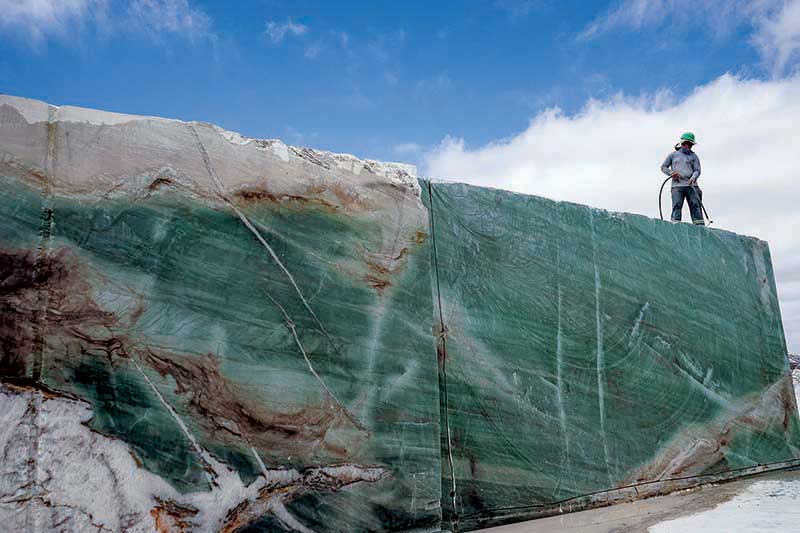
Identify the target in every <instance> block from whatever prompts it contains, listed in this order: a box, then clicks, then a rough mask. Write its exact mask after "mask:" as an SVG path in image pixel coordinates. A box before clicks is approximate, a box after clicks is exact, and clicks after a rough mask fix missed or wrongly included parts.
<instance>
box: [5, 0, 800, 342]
mask: <svg viewBox="0 0 800 533" xmlns="http://www.w3.org/2000/svg"><path fill="white" fill-rule="evenodd" d="M0 92H2V93H8V94H13V95H18V96H27V97H30V98H36V99H41V100H46V101H48V102H50V103H52V104H56V105H62V104H71V105H79V106H85V107H92V108H98V109H104V110H110V111H118V112H124V113H134V114H145V115H157V116H164V117H172V118H180V119H185V120H201V121H207V122H212V123H215V124H219V125H221V126H223V127H225V128H227V129H230V130H234V131H238V132H240V133H242V134H244V135H247V136H251V137H260V138H280V139H282V140H284V141H286V142H288V143H290V144H299V145H306V146H312V147H315V148H321V149H327V150H332V151H339V152H348V153H352V154H355V155H357V156H360V157H369V158H376V159H384V160H395V161H405V162H411V163H415V164H417V165H418V166H419V167H420V169H421V171H422V172H423V173H424V174H425V175H428V176H433V177H437V178H444V179H458V180H461V181H466V182H469V183H475V184H480V185H490V186H496V187H501V188H505V189H509V190H514V191H519V192H525V193H532V194H538V195H542V196H548V197H551V198H556V199H562V200H570V201H575V202H580V203H586V204H590V205H594V206H597V207H602V208H606V209H612V210H617V211H627V212H635V213H641V214H644V215H649V216H657V215H658V207H657V203H656V200H657V199H656V191H657V190H658V185H659V183H660V181H661V176H660V174H659V172H658V166H659V164H660V162H661V161H662V160H663V158H664V157H665V155H666V152H667V151H669V149H670V147H671V146H672V145H673V143H674V142H675V141H676V140H677V137H678V136H679V135H680V134H681V133H682V132H683V131H686V130H693V131H695V132H696V133H697V134H698V139H699V141H700V144H699V145H698V147H697V148H696V151H697V152H698V154H699V156H700V158H701V160H702V162H703V169H704V170H703V176H701V185H702V186H703V190H704V200H705V203H706V207H707V208H708V209H709V211H710V212H711V213H712V216H713V217H714V219H715V225H716V226H717V227H721V228H725V229H730V230H733V231H737V232H739V233H744V234H747V235H753V236H756V237H759V238H762V239H765V240H767V241H768V242H769V243H770V248H771V251H772V257H773V262H774V265H775V275H776V279H777V283H778V293H779V296H780V299H781V308H782V315H783V322H784V325H785V329H786V334H787V340H788V344H789V348H790V350H792V351H794V352H796V353H800V232H797V231H795V230H794V228H796V227H800V210H798V209H797V206H796V204H797V199H798V198H800V180H798V178H797V170H796V169H797V168H800V149H798V146H800V127H798V124H800V0H693V1H686V0H613V1H611V2H591V1H581V0H560V1H558V0H516V1H515V0H472V1H463V2H455V1H440V2H422V1H417V0H406V1H404V2H397V1H392V2H389V1H370V2H367V1H364V2H356V1H337V2H333V1H294V2H288V1H286V2H279V1H276V0H252V1H246V0H242V1H237V2H211V1H207V0H126V1H123V0H0Z"/></svg>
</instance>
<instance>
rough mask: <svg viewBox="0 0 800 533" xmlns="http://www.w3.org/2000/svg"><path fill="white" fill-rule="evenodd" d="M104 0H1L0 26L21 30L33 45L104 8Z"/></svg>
mask: <svg viewBox="0 0 800 533" xmlns="http://www.w3.org/2000/svg"><path fill="white" fill-rule="evenodd" d="M106 8H107V4H106V2H105V0H0V13H2V15H0V30H3V31H5V32H19V33H22V34H24V35H25V36H27V37H29V38H30V39H31V41H32V43H33V44H34V45H36V44H39V43H41V42H42V41H43V40H44V39H45V37H46V36H47V35H51V34H54V35H62V36H63V35H64V34H66V33H67V32H68V31H69V30H71V29H72V28H73V27H76V26H80V25H82V24H83V22H84V21H86V20H87V19H91V18H92V17H93V15H98V14H100V13H102V12H104V11H105V9H106Z"/></svg>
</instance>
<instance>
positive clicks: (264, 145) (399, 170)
mask: <svg viewBox="0 0 800 533" xmlns="http://www.w3.org/2000/svg"><path fill="white" fill-rule="evenodd" d="M4 104H5V105H9V106H11V107H13V108H14V109H16V110H17V111H18V112H19V113H20V114H21V115H22V116H23V117H24V118H25V120H26V121H27V122H28V123H30V124H34V123H36V122H61V123H65V122H76V123H87V124H91V125H96V126H116V125H120V124H126V123H130V122H136V121H157V122H162V123H174V124H194V125H203V126H208V127H210V128H212V129H213V130H215V131H216V132H217V133H218V134H219V135H220V136H221V137H222V138H224V139H225V140H226V141H228V142H229V143H231V144H235V145H239V146H249V145H252V146H254V147H255V148H259V149H263V150H267V149H269V150H272V151H275V152H292V153H294V154H295V155H297V156H298V157H301V158H304V159H306V160H307V161H309V162H311V163H313V164H317V165H319V166H321V167H323V168H326V169H340V170H351V171H352V169H360V168H366V169H368V170H369V171H370V172H372V173H373V174H376V175H378V176H383V177H385V178H387V179H389V180H390V181H393V182H399V183H400V184H402V185H404V186H406V187H409V188H411V189H412V190H414V191H415V192H417V194H418V192H419V191H418V189H419V186H418V184H417V168H416V167H415V166H414V165H410V164H406V163H398V162H387V161H377V160H374V159H361V158H358V157H356V156H354V155H351V154H345V153H336V152H329V151H326V150H317V149H314V148H307V147H300V146H292V145H287V144H286V143H284V142H283V141H281V140H279V139H256V138H252V137H246V136H244V135H242V134H240V133H238V132H234V131H229V130H226V129H224V128H221V127H219V126H217V125H214V124H208V123H205V122H200V121H189V122H187V121H183V120H178V119H170V118H162V117H155V116H146V115H130V114H125V113H114V112H111V111H101V110H96V109H90V108H85V107H76V106H68V105H64V106H56V105H52V104H48V103H47V102H43V101H41V100H34V99H30V98H24V97H19V96H12V95H6V94H0V106H2V105H4Z"/></svg>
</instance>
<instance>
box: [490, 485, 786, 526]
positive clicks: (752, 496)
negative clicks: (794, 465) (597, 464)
mask: <svg viewBox="0 0 800 533" xmlns="http://www.w3.org/2000/svg"><path fill="white" fill-rule="evenodd" d="M799 503H800V469H793V470H791V471H783V472H776V473H770V474H764V475H760V476H754V477H752V478H748V479H741V480H737V481H732V482H729V483H724V484H720V485H707V486H704V487H700V488H697V489H692V490H688V491H682V492H676V493H673V494H669V495H667V496H660V497H656V498H650V499H647V500H642V501H638V502H631V503H624V504H619V505H612V506H610V507H605V508H602V509H593V510H589V511H581V512H577V513H570V514H565V515H562V516H554V517H550V518H543V519H539V520H533V521H530V522H524V523H520V524H512V525H508V526H501V527H496V528H491V529H487V530H485V531H490V532H492V533H554V532H560V531H563V532H570V533H601V532H602V533H622V532H640V531H641V532H649V533H683V532H692V531H725V532H742V533H755V532H767V531H770V532H772V531H800V506H798V504H799Z"/></svg>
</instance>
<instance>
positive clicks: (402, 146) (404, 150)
mask: <svg viewBox="0 0 800 533" xmlns="http://www.w3.org/2000/svg"><path fill="white" fill-rule="evenodd" d="M423 149H424V147H423V146H422V145H421V144H418V143H414V142H407V143H398V144H395V145H394V146H392V153H394V154H395V155H398V156H401V157H407V156H413V155H417V154H419V153H420V152H422V150H423Z"/></svg>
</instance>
